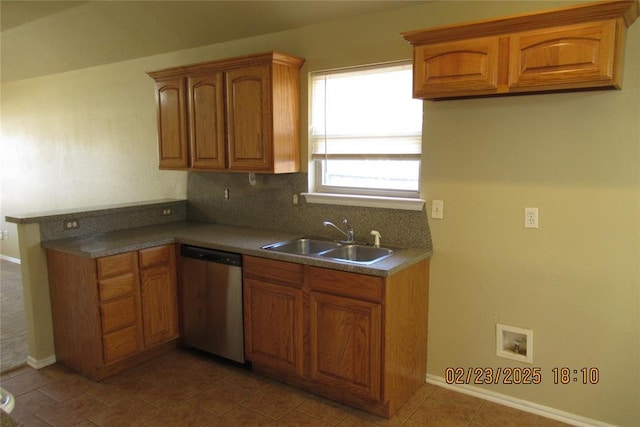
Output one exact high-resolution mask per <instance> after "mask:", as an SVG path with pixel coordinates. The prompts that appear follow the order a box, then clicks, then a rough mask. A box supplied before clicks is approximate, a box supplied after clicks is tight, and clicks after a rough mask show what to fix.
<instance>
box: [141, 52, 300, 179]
mask: <svg viewBox="0 0 640 427" xmlns="http://www.w3.org/2000/svg"><path fill="white" fill-rule="evenodd" d="M303 62H304V60H303V59H301V58H296V57H293V56H290V55H285V54H282V53H278V52H269V53H264V54H258V55H251V56H245V57H239V58H231V59H225V60H220V61H213V62H207V63H201V64H194V65H188V66H182V67H174V68H169V69H165V70H160V71H154V72H150V73H148V74H149V76H151V77H152V78H153V79H154V80H155V82H156V100H157V107H158V151H159V166H160V169H174V170H192V171H226V172H261V173H290V172H298V171H299V170H300V67H301V66H302V64H303Z"/></svg>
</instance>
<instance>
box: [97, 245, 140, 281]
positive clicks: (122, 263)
mask: <svg viewBox="0 0 640 427" xmlns="http://www.w3.org/2000/svg"><path fill="white" fill-rule="evenodd" d="M135 270H136V266H135V252H127V253H124V254H118V255H111V256H108V257H103V258H98V279H106V278H108V277H115V276H121V275H123V274H127V273H133V272H134V271H135Z"/></svg>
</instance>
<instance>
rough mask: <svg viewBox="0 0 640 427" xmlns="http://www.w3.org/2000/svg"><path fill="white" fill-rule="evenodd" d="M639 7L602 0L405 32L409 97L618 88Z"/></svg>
mask: <svg viewBox="0 0 640 427" xmlns="http://www.w3.org/2000/svg"><path fill="white" fill-rule="evenodd" d="M639 15H640V2H639V1H638V0H630V1H603V2H593V3H585V4H578V5H574V6H569V7H563V8H558V9H552V10H546V11H540V12H533V13H527V14H521V15H514V16H506V17H500V18H497V19H490V20H481V21H476V22H467V23H461V24H455V25H446V26H441V27H434V28H428V29H423V30H417V31H409V32H405V33H402V35H403V37H404V38H405V39H406V40H407V41H408V42H409V43H411V44H412V45H413V50H414V97H415V98H422V99H439V98H455V97H462V96H476V95H478V96H482V95H495V94H502V93H526V92H540V91H554V90H555V91H559V90H569V89H584V88H597V87H600V88H618V89H619V88H620V87H621V80H622V62H623V55H624V37H625V32H626V28H627V27H629V26H630V25H631V24H633V22H634V21H635V20H636V19H637V17H638V16H639ZM496 53H497V55H495V54H496ZM496 83H497V86H495V87H494V85H495V84H496Z"/></svg>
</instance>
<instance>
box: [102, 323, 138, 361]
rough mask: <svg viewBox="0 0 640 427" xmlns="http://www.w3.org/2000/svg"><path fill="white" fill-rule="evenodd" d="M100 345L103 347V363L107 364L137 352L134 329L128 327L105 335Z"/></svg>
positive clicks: (133, 327)
mask: <svg viewBox="0 0 640 427" xmlns="http://www.w3.org/2000/svg"><path fill="white" fill-rule="evenodd" d="M102 344H103V347H104V362H105V363H107V364H108V363H112V362H116V361H118V360H120V359H123V358H125V357H127V356H131V355H132V354H135V353H136V352H137V351H138V341H137V339H136V327H135V326H129V327H128V328H124V329H120V330H118V331H115V332H112V333H110V334H107V335H105V336H104V337H103V338H102Z"/></svg>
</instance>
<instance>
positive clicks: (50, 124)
mask: <svg viewBox="0 0 640 427" xmlns="http://www.w3.org/2000/svg"><path fill="white" fill-rule="evenodd" d="M556 4H557V3H541V2H482V1H470V2H434V3H428V4H425V5H420V6H415V7H410V8H407V9H400V10H396V11H392V12H388V13H385V14H381V15H372V16H368V17H361V18H354V19H349V20H345V21H339V22H334V23H331V24H323V25H317V26H312V27H306V28H302V29H298V30H294V31H288V32H283V33H277V34H272V35H268V36H262V37H256V38H252V39H246V40H240V41H235V42H231V43H225V44H220V45H214V46H207V47H204V48H199V49H191V50H187V51H180V52H175V53H172V54H167V55H159V56H156V57H151V58H143V59H139V60H136V61H127V62H123V63H118V64H112V65H107V66H102V67H96V68H91V69H86V70H81V71H77V72H71V73H65V74H60V75H54V76H49V77H45V78H40V79H33V80H27V81H22V82H15V83H11V84H6V85H3V86H2V124H3V127H2V137H3V147H2V155H3V157H4V156H5V154H4V153H5V152H8V153H10V155H11V157H10V158H13V159H15V162H14V161H12V166H11V167H9V168H7V169H5V168H4V165H3V181H2V210H3V212H2V214H3V215H5V214H7V213H11V212H16V211H18V212H24V211H30V210H44V209H53V208H63V207H76V206H86V205H92V204H104V203H110V202H120V201H123V202H124V201H132V200H147V199H153V198H158V197H183V196H184V195H185V194H186V193H185V186H186V179H185V177H184V174H182V173H172V172H159V171H157V170H156V159H155V157H156V147H155V116H154V114H155V113H154V108H155V107H154V98H153V84H152V81H151V79H149V78H148V77H147V76H146V75H145V71H148V70H153V69H158V68H162V67H165V66H173V65H180V64H185V63H189V62H197V61H202V60H206V59H213V58H220V57H225V56H230V55H240V54H245V53H249V52H257V51H263V50H271V49H279V50H283V51H285V52H289V53H292V54H296V55H300V56H303V57H305V58H307V63H306V65H305V68H304V71H305V72H306V71H310V70H316V69H321V68H328V67H337V66H343V65H355V64H359V63H366V62H372V61H384V60H392V59H401V58H408V57H410V55H411V50H410V47H409V46H408V45H407V44H406V43H405V42H404V41H403V40H402V38H401V37H400V36H399V33H400V32H401V31H407V30H413V29H418V28H422V27H427V26H432V25H438V24H445V23H452V22H456V21H463V20H469V19H480V18H486V17H491V16H499V15H504V14H511V13H518V12H521V11H525V10H533V9H542V8H545V7H549V5H552V6H555V5H556ZM628 39H629V40H628V45H627V58H626V67H625V87H624V90H622V91H597V92H585V93H572V94H553V95H536V96H519V97H508V98H495V99H478V100H464V101H463V100H460V101H447V102H436V103H433V102H425V125H424V129H425V132H424V156H423V157H424V158H423V160H424V163H423V180H422V193H423V197H424V198H426V199H428V200H432V199H442V200H444V202H445V209H444V213H445V217H444V219H443V220H432V221H431V232H432V237H433V242H434V257H433V260H432V271H431V289H430V298H431V299H430V307H429V310H430V311H429V322H430V324H429V361H428V373H429V375H430V377H431V378H432V379H435V380H438V378H442V377H443V376H444V369H445V368H446V367H448V366H453V367H456V366H463V367H494V368H497V367H507V366H527V365H524V364H521V363H519V362H514V361H510V360H507V359H500V358H497V357H496V356H495V324H496V323H497V322H500V323H505V324H508V325H513V326H517V327H522V328H528V329H533V331H534V341H535V348H534V363H533V365H531V366H536V367H541V368H542V373H543V380H542V383H541V384H539V385H527V386H524V385H522V386H516V385H501V386H486V387H481V386H478V387H481V390H488V391H491V392H497V393H500V394H502V395H504V396H507V397H508V398H514V399H523V400H526V401H529V402H531V403H532V404H534V405H543V406H546V407H550V408H554V409H556V410H558V411H564V412H568V413H572V414H576V415H577V416H579V417H585V418H589V419H594V420H599V421H602V422H606V423H610V424H617V425H628V426H634V425H640V415H639V413H638V409H637V408H638V405H639V404H640V394H639V393H640V391H639V389H640V385H639V384H640V326H639V325H640V267H639V264H640V221H639V220H638V218H640V24H639V23H636V24H635V25H634V26H633V27H631V28H630V31H629V37H628ZM305 81H306V80H305ZM303 103H306V95H303ZM303 112H304V113H306V110H304V108H303ZM306 125H307V123H306V120H304V119H303V128H304V127H306ZM305 153H306V151H305ZM524 207H538V208H539V209H540V228H539V229H538V230H525V229H524V228H523V209H524ZM4 227H5V225H4V224H3V228H4ZM2 250H3V252H2V253H3V254H6V255H10V256H17V255H16V254H17V249H16V248H15V246H9V247H8V248H7V250H6V252H5V248H3V249H2ZM562 366H568V367H571V368H577V369H580V368H582V367H584V366H589V367H597V368H598V369H599V370H600V383H599V384H597V385H581V384H570V385H554V384H553V377H552V372H551V369H552V368H554V367H562Z"/></svg>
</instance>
